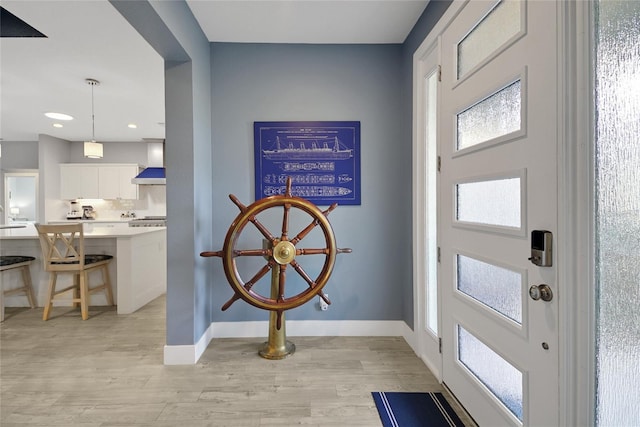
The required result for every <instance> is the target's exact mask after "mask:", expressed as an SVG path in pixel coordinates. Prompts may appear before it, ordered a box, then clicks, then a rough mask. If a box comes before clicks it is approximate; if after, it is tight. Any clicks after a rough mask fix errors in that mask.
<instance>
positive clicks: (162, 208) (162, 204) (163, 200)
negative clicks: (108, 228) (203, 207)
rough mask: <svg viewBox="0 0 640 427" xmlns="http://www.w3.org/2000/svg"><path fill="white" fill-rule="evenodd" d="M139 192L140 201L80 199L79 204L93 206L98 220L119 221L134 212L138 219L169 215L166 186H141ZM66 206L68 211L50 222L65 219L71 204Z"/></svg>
mask: <svg viewBox="0 0 640 427" xmlns="http://www.w3.org/2000/svg"><path fill="white" fill-rule="evenodd" d="M138 192H139V200H124V199H120V200H103V199H79V200H78V204H79V205H80V206H84V205H91V206H93V208H94V210H95V212H96V219H99V220H111V219H113V220H118V219H120V216H121V215H122V214H123V213H126V212H134V213H135V214H136V217H138V218H140V217H143V216H164V215H166V214H167V197H166V187H165V186H164V185H141V186H140V187H139V189H138ZM65 206H66V210H65V211H63V212H60V217H59V218H50V219H49V220H58V219H65V218H66V216H67V211H68V209H69V204H68V203H66V204H65Z"/></svg>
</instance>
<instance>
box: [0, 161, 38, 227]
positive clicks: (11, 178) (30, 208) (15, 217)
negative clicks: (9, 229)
mask: <svg viewBox="0 0 640 427" xmlns="http://www.w3.org/2000/svg"><path fill="white" fill-rule="evenodd" d="M4 199H5V200H4V223H5V224H6V225H12V224H20V223H28V222H36V221H37V219H38V172H37V171H31V170H29V171H20V172H4Z"/></svg>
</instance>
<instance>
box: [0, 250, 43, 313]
mask: <svg viewBox="0 0 640 427" xmlns="http://www.w3.org/2000/svg"><path fill="white" fill-rule="evenodd" d="M33 260H35V258H34V257H32V256H23V255H2V256H0V273H1V272H4V271H8V270H16V269H20V270H21V273H22V286H21V287H19V288H15V289H4V286H2V287H0V289H1V291H0V293H1V294H0V297H1V299H2V302H1V304H2V307H0V309H1V310H2V311H1V312H0V321H3V320H4V297H5V296H8V295H14V294H21V293H23V292H24V293H25V294H26V295H27V299H28V300H29V305H30V306H31V308H35V307H36V299H35V297H34V295H33V286H32V284H31V272H30V271H29V265H30V264H31V261H33Z"/></svg>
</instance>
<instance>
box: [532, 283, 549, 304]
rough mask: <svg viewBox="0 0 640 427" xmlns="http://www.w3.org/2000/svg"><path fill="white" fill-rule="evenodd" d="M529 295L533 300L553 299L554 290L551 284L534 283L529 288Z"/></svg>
mask: <svg viewBox="0 0 640 427" xmlns="http://www.w3.org/2000/svg"><path fill="white" fill-rule="evenodd" d="M529 296H530V297H531V299H532V300H534V301H538V300H539V299H541V300H542V301H547V302H548V301H551V300H552V299H553V292H551V288H550V287H549V285H533V286H531V287H530V288H529Z"/></svg>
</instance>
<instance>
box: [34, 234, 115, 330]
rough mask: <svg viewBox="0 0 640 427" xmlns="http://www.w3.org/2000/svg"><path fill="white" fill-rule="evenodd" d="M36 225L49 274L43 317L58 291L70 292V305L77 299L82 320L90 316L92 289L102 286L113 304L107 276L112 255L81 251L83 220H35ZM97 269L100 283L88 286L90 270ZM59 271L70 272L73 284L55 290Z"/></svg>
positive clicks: (45, 317) (97, 289)
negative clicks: (73, 221) (49, 221)
mask: <svg viewBox="0 0 640 427" xmlns="http://www.w3.org/2000/svg"><path fill="white" fill-rule="evenodd" d="M35 226H36V229H37V230H38V236H39V238H40V246H41V247H42V259H43V262H44V269H45V271H48V272H49V274H50V277H49V290H48V291H47V301H46V303H45V306H44V313H43V314H42V320H48V319H49V312H50V311H51V306H52V305H53V300H54V299H55V298H56V297H57V296H58V295H60V294H62V293H65V292H68V291H72V292H73V298H72V300H71V301H72V303H73V306H74V307H77V305H78V303H80V311H81V313H82V320H87V319H88V318H89V296H90V294H92V293H94V292H97V291H101V290H104V291H105V294H106V296H107V303H108V304H109V305H113V293H112V291H111V279H110V278H109V263H110V262H111V260H112V259H113V256H111V255H102V254H98V255H93V254H85V253H84V232H83V230H82V224H80V223H74V224H61V225H42V224H36V225H35ZM97 270H100V271H101V272H102V281H103V283H102V284H101V285H99V286H95V287H93V288H91V287H89V273H91V272H93V271H97ZM58 274H72V275H73V284H72V285H71V286H68V287H66V288H64V289H60V290H57V289H56V282H57V279H58ZM78 295H79V296H78Z"/></svg>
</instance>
